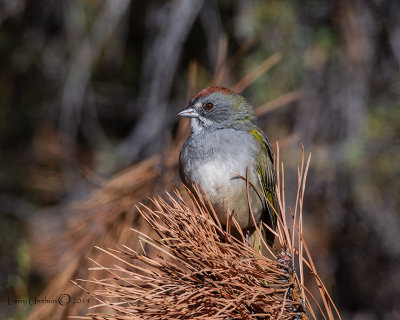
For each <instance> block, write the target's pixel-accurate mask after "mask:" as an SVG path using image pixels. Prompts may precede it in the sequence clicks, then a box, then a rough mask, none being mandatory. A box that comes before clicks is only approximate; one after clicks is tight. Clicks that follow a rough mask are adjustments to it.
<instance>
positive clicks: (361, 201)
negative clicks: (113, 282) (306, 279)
mask: <svg viewBox="0 0 400 320" xmlns="http://www.w3.org/2000/svg"><path fill="white" fill-rule="evenodd" d="M224 43H225V44H226V51H227V56H226V59H230V58H231V57H234V56H235V54H236V57H238V58H237V63H235V64H232V68H230V69H229V70H228V71H227V72H226V73H225V77H224V79H223V81H222V84H224V85H226V86H232V85H233V84H235V83H236V82H237V81H238V80H239V79H241V78H242V77H243V76H244V75H246V74H247V73H248V72H249V71H250V70H252V69H254V68H256V67H257V66H258V65H260V64H261V63H262V62H263V61H264V60H265V59H266V58H268V57H269V56H271V55H272V54H274V53H276V52H279V53H280V54H281V56H282V59H281V61H280V63H279V64H277V65H276V66H274V67H273V68H272V69H271V70H270V71H269V72H268V73H267V74H264V75H263V76H261V77H260V78H258V79H257V80H256V81H254V82H253V83H252V84H251V85H250V86H249V87H248V88H247V89H246V90H245V91H244V92H243V95H244V96H245V97H246V98H247V99H248V100H249V101H250V102H251V103H252V104H253V105H255V106H258V105H261V104H263V103H265V102H268V101H271V100H273V99H275V98H278V97H280V96H281V95H283V94H286V93H288V92H291V91H293V90H298V89H299V90H302V93H303V94H302V97H301V99H299V100H297V101H296V102H294V103H291V104H288V105H286V106H284V107H281V108H279V109H276V110H274V111H271V112H269V113H268V114H266V115H264V116H262V117H261V118H260V119H259V121H260V124H261V125H262V126H263V128H264V129H265V131H266V132H267V134H268V135H269V137H270V140H271V141H272V142H273V141H275V140H278V141H280V146H281V152H282V155H281V158H282V160H283V161H284V163H285V165H286V167H287V170H288V173H287V179H288V182H287V185H288V193H289V194H294V192H292V191H294V190H291V189H293V188H295V186H296V184H295V181H296V165H297V160H298V158H299V150H300V148H299V145H300V143H303V144H304V146H305V150H306V152H312V154H313V158H312V162H311V169H310V175H309V178H308V185H307V191H306V199H305V205H306V207H305V215H306V216H305V225H306V238H307V239H308V242H309V243H310V244H311V249H312V251H313V253H314V254H313V256H314V258H315V260H316V264H317V268H318V270H320V273H321V276H322V278H323V279H324V280H325V282H326V283H327V286H328V289H329V290H330V292H331V293H332V295H333V298H334V300H335V302H336V303H337V305H338V307H339V309H340V310H341V312H342V315H343V317H344V318H345V319H382V318H386V319H395V318H400V309H399V306H398V303H397V302H398V296H399V293H400V289H399V288H400V272H399V270H400V241H399V236H398V235H399V232H400V221H399V219H400V217H399V207H400V203H399V202H400V197H399V193H400V182H399V181H400V179H399V178H400V144H399V133H400V108H399V107H400V106H399V91H400V77H399V75H400V73H399V67H400V3H399V2H398V1H397V0H379V1H378V0H366V1H362V0H330V1H329V0H327V1H317V0H314V1H313V0H307V1H289V0H266V1H262V0H247V1H244V0H243V1H239V0H238V1H230V0H220V1H216V0H215V1H212V0H204V1H202V0H170V1H156V0H150V1H129V0H108V1H106V0H98V1H89V0H84V1H78V0H72V1H57V0H40V1H26V0H13V1H7V0H2V1H0V146H1V156H0V212H1V215H0V231H1V232H0V235H1V238H0V239H1V241H0V254H1V257H2V258H1V260H0V274H1V275H2V277H1V278H0V288H1V301H0V306H1V309H0V314H1V317H2V318H3V317H6V316H9V317H14V318H21V317H23V316H24V314H25V313H26V312H27V311H26V308H25V309H24V308H16V307H15V306H9V305H8V303H7V297H10V296H11V297H24V296H29V295H33V294H39V293H40V290H41V289H42V288H43V287H44V286H45V285H46V282H47V281H48V278H49V276H48V274H46V272H44V271H43V270H42V269H41V268H40V262H38V261H37V259H36V260H35V257H33V256H32V254H31V252H32V248H34V247H35V246H39V245H42V246H43V245H44V244H42V243H41V242H40V239H41V237H40V235H42V234H44V233H50V232H55V233H56V232H57V231H59V230H60V229H61V228H62V223H63V222H64V221H65V219H66V218H67V217H68V214H69V212H68V210H67V209H66V208H67V207H66V206H67V204H69V203H70V202H71V201H72V200H75V199H82V198H84V197H85V196H86V195H87V194H88V192H90V190H92V189H93V187H94V184H93V182H92V181H91V180H90V179H88V176H93V175H94V176H96V177H102V178H105V179H107V178H109V177H111V176H112V175H114V174H115V173H117V172H119V171H120V170H122V169H124V168H126V167H128V166H130V165H132V164H134V163H136V162H138V161H140V160H142V159H145V158H146V157H148V156H149V155H152V154H155V153H162V152H163V151H164V150H165V147H166V145H167V143H168V140H169V137H170V136H171V135H174V133H175V129H176V125H177V121H178V119H177V117H176V113H177V112H178V111H179V110H180V109H182V108H183V107H184V106H185V103H186V99H187V96H186V92H187V86H188V77H189V74H190V72H189V69H190V67H189V66H190V65H191V64H193V63H194V62H195V63H197V64H196V65H197V76H196V87H197V89H200V88H201V87H203V86H207V85H209V84H210V83H211V81H212V79H213V74H214V73H215V70H216V68H218V55H219V53H220V52H221V50H222V49H223V48H224ZM246 46H248V50H247V51H246V52H245V53H244V54H243V55H241V56H238V55H237V54H238V52H240V50H241V49H240V48H243V47H246ZM232 61H234V60H232ZM273 144H274V143H273ZM289 200H291V199H289ZM53 272H56V271H53Z"/></svg>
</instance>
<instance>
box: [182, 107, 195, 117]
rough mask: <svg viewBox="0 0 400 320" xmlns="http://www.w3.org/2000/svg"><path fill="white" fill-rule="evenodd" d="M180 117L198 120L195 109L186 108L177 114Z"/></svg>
mask: <svg viewBox="0 0 400 320" xmlns="http://www.w3.org/2000/svg"><path fill="white" fill-rule="evenodd" d="M178 116H180V117H188V118H198V117H199V114H198V112H197V110H196V109H195V108H192V107H187V108H186V109H183V110H182V111H181V112H179V113H178Z"/></svg>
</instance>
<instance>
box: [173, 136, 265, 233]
mask: <svg viewBox="0 0 400 320" xmlns="http://www.w3.org/2000/svg"><path fill="white" fill-rule="evenodd" d="M257 143H258V142H257V140H255V139H254V138H253V137H252V136H251V135H250V134H249V133H248V132H246V131H239V130H235V129H221V130H215V131H212V132H204V131H203V132H201V133H200V134H192V135H191V136H190V137H189V138H188V140H187V141H186V142H185V144H184V146H183V148H182V150H181V154H180V174H181V178H182V181H183V182H184V183H185V184H186V185H187V186H188V187H189V188H190V187H191V185H192V184H194V183H197V184H198V185H200V186H202V187H203V188H204V190H205V191H206V193H207V195H208V197H209V198H210V200H211V202H212V204H213V206H214V209H215V210H216V213H217V215H218V218H219V220H220V221H221V223H222V224H225V222H226V213H227V210H228V207H229V210H230V211H234V213H235V218H236V219H237V220H238V222H239V224H240V226H241V227H242V228H246V227H249V226H251V225H252V221H251V220H252V219H251V217H250V214H249V208H248V200H247V196H246V182H245V181H244V180H243V179H242V178H240V177H238V176H237V175H235V174H240V175H242V176H246V170H247V167H248V166H249V164H250V169H249V178H250V181H251V182H253V183H254V184H256V185H257V186H258V187H259V178H258V174H257V170H256V163H255V161H256V159H257V153H258V147H259V146H258V145H257ZM228 195H229V197H228ZM250 200H251V203H252V210H253V213H254V215H255V218H256V220H257V222H258V220H259V219H260V217H261V214H262V210H264V206H265V204H264V201H263V200H262V199H261V197H260V196H259V195H258V194H257V192H255V191H254V190H253V189H251V192H250Z"/></svg>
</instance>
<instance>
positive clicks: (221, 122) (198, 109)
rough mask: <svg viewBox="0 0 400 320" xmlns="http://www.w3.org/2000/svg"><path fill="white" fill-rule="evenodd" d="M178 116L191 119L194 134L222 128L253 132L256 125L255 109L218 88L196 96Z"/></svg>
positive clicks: (225, 89) (235, 95)
mask: <svg viewBox="0 0 400 320" xmlns="http://www.w3.org/2000/svg"><path fill="white" fill-rule="evenodd" d="M178 115H179V116H181V117H189V118H191V127H192V132H194V133H196V132H199V131H201V130H215V129H222V128H235V129H238V130H251V129H252V128H253V127H254V123H255V117H254V109H253V107H252V106H250V105H249V104H248V103H247V101H246V100H245V99H244V98H243V97H242V96H240V95H238V94H237V93H235V92H234V91H232V90H230V89H227V88H224V87H216V86H213V87H208V88H205V89H203V90H201V91H200V92H198V93H197V94H196V95H194V96H193V98H192V99H190V101H189V104H188V106H187V107H186V109H184V110H182V111H181V112H179V113H178Z"/></svg>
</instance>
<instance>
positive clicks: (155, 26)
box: [120, 0, 203, 164]
mask: <svg viewBox="0 0 400 320" xmlns="http://www.w3.org/2000/svg"><path fill="white" fill-rule="evenodd" d="M202 5H203V1H202V0H185V1H180V0H174V1H168V2H157V3H156V2H154V3H153V6H152V8H151V9H150V10H149V13H148V15H147V17H146V21H147V33H146V41H147V43H145V51H144V53H143V54H144V59H143V60H144V63H143V66H142V71H141V80H140V86H141V88H140V93H139V97H138V99H137V102H136V104H137V106H139V108H138V109H139V110H140V112H141V115H140V117H139V119H138V121H137V124H136V125H135V127H134V128H133V130H132V132H131V133H130V134H129V136H128V137H127V138H126V139H125V140H124V141H123V142H122V143H121V145H120V155H121V158H122V161H123V162H125V163H127V164H129V163H132V162H134V161H135V160H137V159H138V157H139V153H140V152H144V151H145V153H154V152H155V151H158V150H160V149H163V148H162V145H163V143H165V141H166V140H165V135H164V133H163V132H164V131H165V129H166V125H167V123H168V121H165V118H168V117H170V116H171V115H169V114H168V110H167V107H168V98H169V94H170V91H171V86H172V81H173V79H174V77H175V74H176V71H177V67H178V62H179V57H180V56H181V51H182V46H183V44H184V41H185V40H186V37H187V36H188V34H189V31H190V30H191V28H192V25H193V23H194V21H195V19H196V17H197V16H198V14H199V12H200V9H201V7H202Z"/></svg>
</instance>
